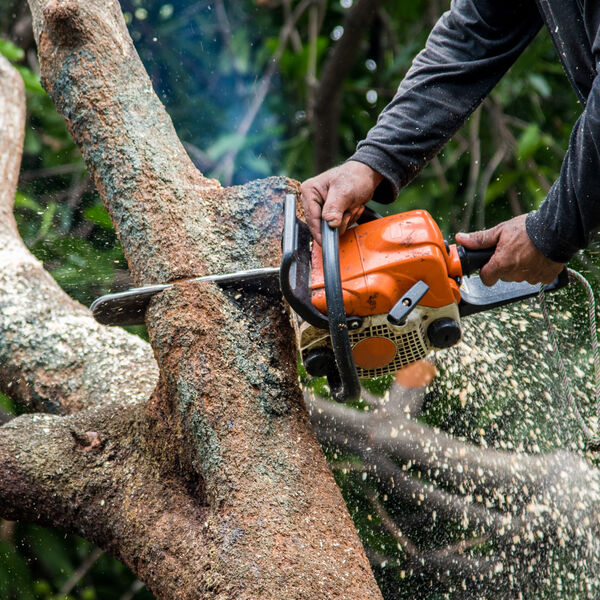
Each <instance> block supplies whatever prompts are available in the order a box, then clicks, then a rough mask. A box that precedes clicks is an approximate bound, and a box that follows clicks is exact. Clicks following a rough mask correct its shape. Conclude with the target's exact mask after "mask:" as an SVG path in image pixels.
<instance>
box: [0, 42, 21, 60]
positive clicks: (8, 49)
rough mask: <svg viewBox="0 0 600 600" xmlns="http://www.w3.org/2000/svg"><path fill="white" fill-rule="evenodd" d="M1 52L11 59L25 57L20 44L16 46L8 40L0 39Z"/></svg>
mask: <svg viewBox="0 0 600 600" xmlns="http://www.w3.org/2000/svg"><path fill="white" fill-rule="evenodd" d="M0 54H2V55H3V56H5V57H6V58H8V60H10V61H13V62H15V61H19V60H23V58H25V52H24V51H23V49H22V48H19V46H16V45H15V44H13V43H12V42H9V41H8V40H3V39H0Z"/></svg>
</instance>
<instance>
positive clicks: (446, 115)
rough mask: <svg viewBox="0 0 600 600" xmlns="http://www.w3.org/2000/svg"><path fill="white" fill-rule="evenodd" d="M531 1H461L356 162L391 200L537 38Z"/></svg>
mask: <svg viewBox="0 0 600 600" xmlns="http://www.w3.org/2000/svg"><path fill="white" fill-rule="evenodd" d="M540 26H541V19H540V16H539V14H538V12H537V8H536V7H535V3H534V2H533V1H531V0H522V1H520V2H514V3H509V6H508V7H507V5H506V4H505V3H498V2H495V1H494V0H454V1H453V3H452V7H451V10H450V11H448V12H447V13H446V14H445V15H444V16H442V18H441V19H440V20H439V21H438V23H437V24H436V26H435V27H434V29H433V31H432V32H431V34H430V36H429V39H428V41H427V44H426V47H425V49H424V50H423V51H422V52H421V53H420V54H419V55H418V56H417V57H416V59H415V61H414V62H413V65H412V67H411V69H410V70H409V72H408V74H407V75H406V77H405V79H404V80H403V82H402V83H401V85H400V87H399V89H398V92H397V94H396V96H395V97H394V99H393V100H392V102H391V103H390V104H389V105H388V106H387V107H386V108H385V110H384V111H383V112H382V113H381V115H380V117H379V119H378V121H377V125H376V126H375V127H374V128H373V129H371V131H370V132H369V134H368V136H367V138H366V139H365V140H364V141H362V142H361V143H360V144H359V145H358V149H357V152H356V153H355V154H354V155H353V156H352V157H351V158H352V160H356V161H359V162H363V163H365V164H367V165H369V166H370V167H371V168H373V169H375V170H376V171H378V172H379V173H381V174H382V175H383V176H384V177H385V179H386V184H384V185H382V186H380V188H379V190H378V191H379V192H380V194H379V197H377V198H376V199H377V200H380V201H388V202H389V201H391V200H393V198H394V197H395V195H396V194H397V193H398V191H399V190H400V189H401V188H402V187H403V186H404V185H406V184H407V183H408V182H409V181H410V180H411V179H413V178H414V177H415V175H416V174H417V173H418V172H419V171H420V170H421V169H422V168H423V167H424V166H425V164H426V163H427V162H428V161H429V160H430V159H431V158H432V157H433V156H435V154H436V153H437V152H438V151H439V150H440V148H441V147H442V146H443V145H444V144H445V143H446V142H447V141H448V139H449V138H450V137H451V136H452V135H453V134H454V133H455V132H456V131H457V129H458V128H459V127H460V126H461V125H462V123H463V122H464V121H465V120H466V119H467V118H468V116H469V115H470V114H471V113H472V111H473V110H474V109H475V108H476V107H477V106H478V105H479V103H480V102H481V101H482V100H483V98H484V97H485V96H486V95H487V94H488V93H489V91H490V90H491V89H492V88H493V86H494V85H495V84H496V83H497V81H498V80H499V79H500V78H501V77H502V75H503V74H504V73H505V72H506V71H507V70H508V68H509V67H510V66H511V65H512V64H513V62H514V61H515V60H516V58H517V57H518V56H519V54H520V53H521V52H522V51H523V50H524V48H525V47H526V46H527V45H528V44H529V42H530V41H531V40H532V39H533V37H534V36H535V34H536V33H537V31H538V30H539V28H540Z"/></svg>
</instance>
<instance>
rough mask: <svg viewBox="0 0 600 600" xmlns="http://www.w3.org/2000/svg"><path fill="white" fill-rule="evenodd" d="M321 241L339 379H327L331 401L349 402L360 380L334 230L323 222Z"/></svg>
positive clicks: (337, 241)
mask: <svg viewBox="0 0 600 600" xmlns="http://www.w3.org/2000/svg"><path fill="white" fill-rule="evenodd" d="M321 238H322V243H323V246H322V248H323V277H324V280H325V299H326V301H327V316H328V319H329V334H330V336H331V345H332V347H333V355H334V357H335V362H336V365H337V369H338V373H339V376H340V380H339V383H338V382H332V381H331V379H332V378H329V386H330V388H331V395H332V396H333V398H334V399H335V400H337V401H338V402H349V401H354V400H358V399H359V398H360V381H359V379H358V373H357V372H356V365H355V364H354V357H353V356H352V347H351V345H350V336H349V334H348V323H347V320H346V309H345V308H344V296H343V291H342V278H341V275H340V250H339V233H338V230H337V229H333V228H331V227H330V226H329V223H327V221H322V222H321Z"/></svg>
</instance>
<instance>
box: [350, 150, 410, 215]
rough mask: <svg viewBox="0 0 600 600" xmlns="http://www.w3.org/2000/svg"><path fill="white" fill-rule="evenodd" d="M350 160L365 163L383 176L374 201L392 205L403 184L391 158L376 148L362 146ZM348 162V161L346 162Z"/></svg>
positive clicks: (374, 195) (374, 194)
mask: <svg viewBox="0 0 600 600" xmlns="http://www.w3.org/2000/svg"><path fill="white" fill-rule="evenodd" d="M348 160H353V161H356V162H360V163H363V164H365V165H367V166H368V167H371V169H373V171H377V173H379V174H380V175H383V179H382V181H381V183H380V184H379V185H378V186H377V188H376V189H375V192H374V193H373V201H374V202H379V204H391V203H392V202H394V200H396V197H397V196H398V194H399V193H400V189H401V187H402V186H401V184H400V178H399V177H398V167H397V165H396V164H395V162H393V161H392V160H391V159H390V157H389V156H388V155H387V154H386V153H385V152H383V151H381V150H379V149H378V148H375V147H374V146H369V145H366V144H365V145H362V146H361V147H360V148H359V149H358V150H357V151H356V152H355V153H354V154H353V155H352V156H351V157H350V158H349V159H348ZM346 162H347V161H346Z"/></svg>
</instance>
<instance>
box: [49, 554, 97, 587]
mask: <svg viewBox="0 0 600 600" xmlns="http://www.w3.org/2000/svg"><path fill="white" fill-rule="evenodd" d="M103 554H104V550H100V548H94V550H93V552H92V553H91V554H90V555H89V556H88V557H87V558H86V559H85V560H84V561H83V562H82V563H81V564H80V565H79V567H78V568H77V569H76V570H75V571H74V572H73V574H72V575H71V577H69V579H67V581H66V582H65V584H64V585H63V586H62V588H60V592H58V594H59V596H68V595H69V594H70V593H71V590H73V588H74V587H75V586H76V585H78V584H79V582H80V581H81V580H82V579H83V578H84V577H85V576H86V575H87V573H88V571H89V570H90V569H91V568H92V567H93V566H94V565H95V564H96V562H97V561H98V559H99V558H100V557H101V556H102V555H103Z"/></svg>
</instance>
